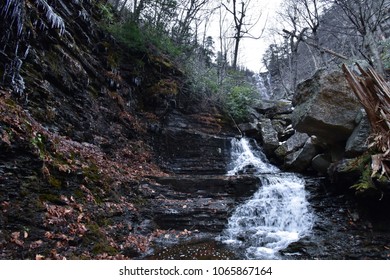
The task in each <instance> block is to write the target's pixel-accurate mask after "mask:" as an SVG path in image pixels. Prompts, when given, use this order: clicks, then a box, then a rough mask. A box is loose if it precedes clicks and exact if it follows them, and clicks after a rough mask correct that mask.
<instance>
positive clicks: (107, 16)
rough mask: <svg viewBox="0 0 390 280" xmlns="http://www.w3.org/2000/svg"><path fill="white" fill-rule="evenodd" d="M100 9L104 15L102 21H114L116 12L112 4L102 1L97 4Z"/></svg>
mask: <svg viewBox="0 0 390 280" xmlns="http://www.w3.org/2000/svg"><path fill="white" fill-rule="evenodd" d="M97 7H98V10H99V12H100V14H101V16H102V21H103V22H104V23H111V22H113V21H114V12H113V8H112V6H111V5H110V4H108V3H107V4H104V3H102V2H99V3H98V4H97Z"/></svg>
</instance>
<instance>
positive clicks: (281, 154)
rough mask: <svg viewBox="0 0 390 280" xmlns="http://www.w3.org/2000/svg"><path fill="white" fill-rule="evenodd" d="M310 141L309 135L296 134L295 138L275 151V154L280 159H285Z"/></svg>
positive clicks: (292, 137)
mask: <svg viewBox="0 0 390 280" xmlns="http://www.w3.org/2000/svg"><path fill="white" fill-rule="evenodd" d="M308 139H309V135H307V134H306V133H300V132H295V133H294V135H293V136H291V137H290V138H289V139H288V140H287V141H286V142H284V143H283V144H282V145H280V146H279V147H278V148H277V149H276V150H275V154H276V155H277V157H278V158H280V159H284V158H285V157H286V156H287V155H288V154H291V153H292V152H296V151H297V150H299V149H300V148H302V147H303V145H305V143H306V141H307V140H308Z"/></svg>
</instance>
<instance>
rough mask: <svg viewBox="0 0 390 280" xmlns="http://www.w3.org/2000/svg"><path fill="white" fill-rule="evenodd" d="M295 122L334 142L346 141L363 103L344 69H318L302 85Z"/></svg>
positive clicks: (296, 98)
mask: <svg viewBox="0 0 390 280" xmlns="http://www.w3.org/2000/svg"><path fill="white" fill-rule="evenodd" d="M293 104H294V106H295V110H294V112H293V114H292V119H293V126H294V128H295V129H296V130H298V131H300V132H304V133H307V134H309V135H315V136H317V137H318V138H320V139H322V140H323V141H324V142H326V143H329V144H332V143H336V142H341V141H346V140H347V139H348V137H349V136H350V135H351V133H352V131H353V130H354V128H355V119H356V116H357V115H358V113H359V112H360V109H361V105H360V103H359V101H358V100H357V98H356V97H355V96H354V95H353V93H352V92H351V90H350V89H349V87H348V85H347V82H346V80H345V78H344V76H343V74H342V73H341V72H338V71H335V72H332V73H326V72H325V71H318V72H317V73H316V74H315V75H314V76H313V77H312V78H310V79H308V80H306V81H304V82H302V83H301V84H299V85H298V88H297V93H296V96H295V97H294V100H293Z"/></svg>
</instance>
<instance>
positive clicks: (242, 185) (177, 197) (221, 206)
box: [150, 175, 260, 232]
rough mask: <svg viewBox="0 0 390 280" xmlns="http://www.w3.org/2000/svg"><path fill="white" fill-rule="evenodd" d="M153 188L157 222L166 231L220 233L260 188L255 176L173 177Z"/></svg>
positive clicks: (160, 178) (159, 182)
mask: <svg viewBox="0 0 390 280" xmlns="http://www.w3.org/2000/svg"><path fill="white" fill-rule="evenodd" d="M154 180H155V181H156V182H157V183H158V184H159V185H151V186H150V188H152V189H153V190H154V193H155V198H154V199H153V202H152V205H153V206H152V207H153V211H152V212H153V216H154V221H155V223H157V224H158V225H159V227H160V228H163V229H176V230H184V229H198V230H202V231H203V232H219V231H221V230H222V229H223V228H224V227H225V225H226V223H227V219H228V217H229V215H230V213H231V211H233V209H234V205H236V203H238V202H239V201H242V200H243V199H245V198H247V197H249V196H251V195H252V194H253V193H254V192H255V191H256V190H257V189H258V188H259V184H260V180H259V178H257V177H256V176H251V175H238V176H215V175H214V176H210V175H202V176H201V175H198V176H194V175H173V176H168V177H156V178H154Z"/></svg>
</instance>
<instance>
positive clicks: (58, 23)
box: [35, 0, 65, 35]
mask: <svg viewBox="0 0 390 280" xmlns="http://www.w3.org/2000/svg"><path fill="white" fill-rule="evenodd" d="M35 1H36V3H37V5H38V6H42V7H43V9H44V10H45V11H46V19H47V20H48V21H49V24H50V25H51V28H56V29H59V33H60V35H62V34H64V33H65V23H64V20H63V19H62V17H60V16H59V15H57V14H56V13H55V12H54V11H53V8H52V7H51V6H50V5H49V4H47V2H46V1H45V0H35Z"/></svg>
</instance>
